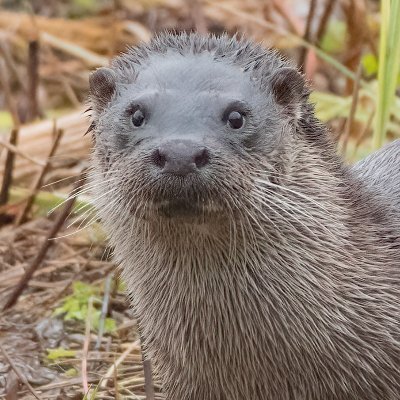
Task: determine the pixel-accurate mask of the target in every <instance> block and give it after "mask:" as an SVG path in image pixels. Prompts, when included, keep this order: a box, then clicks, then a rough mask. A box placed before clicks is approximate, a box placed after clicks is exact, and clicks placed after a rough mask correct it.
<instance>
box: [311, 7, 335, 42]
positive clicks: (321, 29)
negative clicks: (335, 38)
mask: <svg viewBox="0 0 400 400" xmlns="http://www.w3.org/2000/svg"><path fill="white" fill-rule="evenodd" d="M335 4H336V0H328V2H327V4H326V7H325V10H324V13H323V14H322V17H321V19H320V20H319V24H318V28H317V34H316V35H315V43H316V44H317V45H319V43H320V42H321V40H322V38H323V36H324V35H325V32H326V28H327V26H328V20H329V17H330V16H331V14H332V11H333V8H334V6H335Z"/></svg>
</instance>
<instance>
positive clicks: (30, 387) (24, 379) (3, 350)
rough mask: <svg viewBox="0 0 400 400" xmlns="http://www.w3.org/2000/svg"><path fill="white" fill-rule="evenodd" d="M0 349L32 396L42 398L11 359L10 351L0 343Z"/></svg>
mask: <svg viewBox="0 0 400 400" xmlns="http://www.w3.org/2000/svg"><path fill="white" fill-rule="evenodd" d="M0 350H1V352H2V353H3V355H4V358H5V359H6V360H7V362H8V363H9V364H10V367H11V368H12V369H13V371H14V372H15V374H16V375H17V376H18V379H19V380H20V381H21V382H22V383H23V384H24V385H25V386H26V387H27V388H28V390H29V391H30V392H31V394H32V396H34V397H35V399H38V400H40V396H39V395H38V394H37V392H36V391H35V389H34V388H33V387H32V386H31V385H30V383H29V382H28V380H27V379H26V377H25V376H24V375H23V374H21V372H20V371H19V369H18V368H17V367H16V365H15V364H14V362H13V360H12V359H11V357H10V356H9V355H8V353H7V352H6V350H5V349H4V347H3V346H2V345H1V344H0Z"/></svg>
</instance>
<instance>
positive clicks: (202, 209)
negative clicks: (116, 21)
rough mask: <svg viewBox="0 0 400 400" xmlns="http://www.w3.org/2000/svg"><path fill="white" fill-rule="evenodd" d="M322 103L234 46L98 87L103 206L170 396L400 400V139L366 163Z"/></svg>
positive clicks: (288, 68)
mask: <svg viewBox="0 0 400 400" xmlns="http://www.w3.org/2000/svg"><path fill="white" fill-rule="evenodd" d="M309 94H310V88H309V87H308V86H307V84H306V82H305V80H304V78H303V76H302V75H301V74H300V73H299V71H298V70H297V69H296V68H294V67H293V66H292V65H291V64H290V63H289V62H287V61H285V60H284V59H282V58H281V57H279V55H278V54H277V53H276V52H275V51H273V50H268V49H265V48H263V47H262V46H261V45H257V44H254V43H252V42H249V41H247V40H245V39H238V38H229V37H227V36H221V37H215V36H200V35H197V34H181V35H169V34H165V35H160V36H158V37H156V38H154V39H153V40H152V41H151V42H150V43H149V44H147V45H141V46H139V47H135V48H132V49H130V50H129V51H128V52H127V53H125V54H123V55H121V56H120V57H117V58H116V59H115V60H114V61H113V63H112V65H111V67H110V68H100V69H98V70H97V71H95V72H93V74H92V75H91V76H90V102H91V109H92V124H91V127H92V134H93V137H94V142H93V143H94V149H93V155H92V168H91V173H90V179H91V182H92V185H91V186H92V187H93V188H94V193H93V197H94V204H95V206H96V207H97V210H98V213H99V216H100V218H101V220H102V223H103V225H104V228H105V230H106V232H107V234H108V236H109V240H110V244H111V245H112V246H113V247H114V253H115V255H116V259H117V261H118V263H119V264H120V268H121V271H122V277H123V279H124V280H125V282H126V286H127V289H128V294H129V299H130V301H131V304H132V310H133V312H134V314H135V317H136V319H137V321H138V324H139V326H140V332H141V338H142V340H143V348H144V349H145V357H147V358H149V359H151V362H152V365H153V368H154V374H155V375H156V376H157V378H158V379H159V381H160V382H161V387H162V391H163V393H164V394H165V396H166V398H167V399H168V400H249V399H251V400H338V399H339V400H361V399H362V400H383V399H385V400H400V211H399V207H398V205H399V197H398V194H399V193H400V191H399V188H400V169H399V167H398V165H399V162H400V142H399V141H397V142H395V143H394V144H393V145H392V146H391V147H390V148H389V150H382V153H379V154H377V155H375V156H373V157H372V158H368V159H367V160H366V161H365V162H364V163H362V164H360V165H359V167H357V168H355V169H352V168H350V167H349V166H347V165H346V164H345V163H344V162H343V160H342V159H341V158H340V156H339V155H337V153H336V149H335V144H334V143H333V142H332V140H331V137H330V134H329V131H328V130H327V128H326V127H325V126H324V125H323V124H322V123H321V122H320V121H318V119H317V118H316V116H315V114H314V108H313V105H312V104H311V103H310V101H309ZM388 153H389V155H388ZM385 155H386V156H385ZM385 157H387V158H385ZM385 159H386V160H387V161H385ZM368 165H369V167H368Z"/></svg>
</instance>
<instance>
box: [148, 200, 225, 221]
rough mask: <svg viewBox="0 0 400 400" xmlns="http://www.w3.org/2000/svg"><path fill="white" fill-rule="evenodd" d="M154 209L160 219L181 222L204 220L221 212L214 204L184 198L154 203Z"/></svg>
mask: <svg viewBox="0 0 400 400" xmlns="http://www.w3.org/2000/svg"><path fill="white" fill-rule="evenodd" d="M154 207H155V209H156V210H157V213H158V215H159V216H161V217H164V218H169V219H182V220H185V219H186V220H193V219H202V220H204V219H208V218H211V217H212V216H214V215H217V214H221V212H222V208H221V207H219V206H217V205H216V204H213V203H210V202H205V201H193V199H191V200H189V199H184V198H177V199H170V200H163V201H159V202H157V203H154Z"/></svg>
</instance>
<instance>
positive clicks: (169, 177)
mask: <svg viewBox="0 0 400 400" xmlns="http://www.w3.org/2000/svg"><path fill="white" fill-rule="evenodd" d="M293 72H294V73H295V75H294V74H293ZM296 75H297V76H300V75H299V74H298V73H297V72H296V71H295V70H293V69H290V68H282V69H281V74H277V75H276V76H272V77H270V79H269V87H268V89H267V90H261V88H260V85H261V84H260V81H259V80H257V79H255V78H254V76H253V75H252V73H251V72H249V71H244V70H243V69H241V68H239V67H238V66H237V65H234V64H232V63H228V62H223V61H216V60H215V59H214V58H213V57H212V56H211V54H210V53H207V52H206V53H201V54H188V55H181V54H179V53H176V52H173V53H167V54H156V55H153V56H152V57H150V59H149V60H148V62H147V64H146V65H142V66H140V68H138V69H137V70H136V71H135V76H134V79H132V80H131V81H128V82H126V81H125V82H119V80H118V77H117V74H116V72H114V71H113V70H112V69H106V68H101V69H99V70H97V71H96V72H95V73H94V74H92V76H91V79H90V84H91V85H90V86H91V100H92V110H93V112H94V118H95V120H94V123H95V126H96V127H95V130H94V135H95V152H94V158H95V160H94V161H95V163H96V165H97V167H98V168H97V169H99V170H100V171H101V174H102V177H101V179H102V180H103V181H107V180H109V182H110V183H109V186H110V189H111V187H114V191H113V192H112V194H113V196H115V195H116V194H119V198H120V202H119V204H120V205H121V204H124V207H125V212H130V213H133V214H134V215H135V216H141V217H143V218H150V217H151V216H154V215H156V216H157V218H160V217H161V218H164V217H165V218H174V219H186V220H188V219H190V220H192V219H193V218H201V219H202V220H204V219H210V218H212V219H215V218H216V217H221V216H222V215H225V216H226V215H227V214H232V212H233V210H234V209H235V207H236V204H240V203H243V201H241V202H239V201H237V199H236V197H237V196H243V193H248V192H250V191H251V185H252V168H251V166H252V165H253V166H256V167H255V168H258V169H260V168H261V165H262V164H260V162H259V161H258V160H260V159H264V158H265V159H268V162H269V163H270V164H273V163H274V162H275V161H274V157H275V156H276V153H277V149H279V148H280V147H281V146H282V142H283V141H284V135H283V132H284V127H286V128H285V129H286V131H287V124H288V121H289V119H290V118H289V117H288V115H289V114H288V113H287V111H288V110H289V108H288V107H287V106H288V105H289V103H290V102H291V101H292V100H293V99H292V98H289V97H290V96H289V97H288V93H282V90H283V89H282V88H283V87H284V86H285V85H286V86H285V87H287V84H288V82H287V81H285V79H284V78H286V79H288V78H289V79H290V78H291V79H293V77H296ZM282 106H283V107H282ZM284 107H286V110H285V109H284ZM278 158H279V157H277V159H278ZM97 172H98V171H97ZM99 179H100V177H99ZM105 189H106V188H105ZM105 189H104V190H105ZM100 207H101V206H100Z"/></svg>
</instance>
